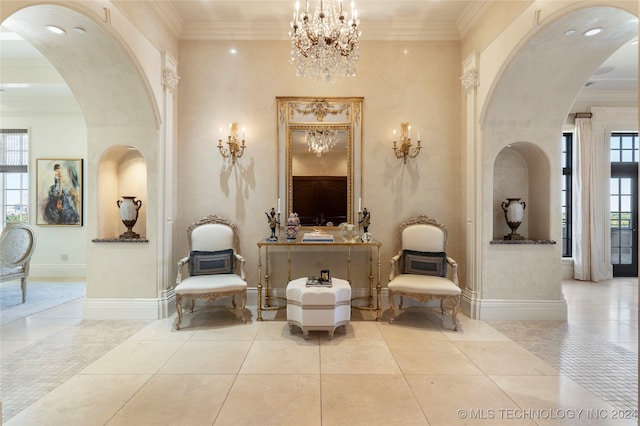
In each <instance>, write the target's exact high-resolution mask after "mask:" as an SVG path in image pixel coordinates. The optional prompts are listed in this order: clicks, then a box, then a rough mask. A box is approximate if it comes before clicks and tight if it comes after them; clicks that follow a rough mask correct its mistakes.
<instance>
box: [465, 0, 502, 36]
mask: <svg viewBox="0 0 640 426" xmlns="http://www.w3.org/2000/svg"><path fill="white" fill-rule="evenodd" d="M493 2H494V0H486V1H472V2H471V3H469V5H468V6H467V7H466V8H465V9H464V11H463V12H462V14H461V15H460V17H459V18H458V20H457V21H456V23H457V25H458V33H459V35H460V39H462V38H464V37H466V35H467V34H469V31H471V30H472V29H473V27H474V26H475V25H476V23H477V22H478V21H479V20H480V18H482V17H483V16H484V14H485V13H486V12H487V10H489V8H490V7H491V5H492V4H493Z"/></svg>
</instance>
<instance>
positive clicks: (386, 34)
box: [180, 21, 460, 41]
mask: <svg viewBox="0 0 640 426" xmlns="http://www.w3.org/2000/svg"><path fill="white" fill-rule="evenodd" d="M360 29H361V31H362V36H361V40H363V41H365V40H400V41H428V40H460V34H459V31H458V25H457V24H456V23H455V22H435V23H429V24H424V23H420V22H416V23H402V24H400V23H393V22H372V21H369V22H366V23H364V24H361V25H360ZM288 31H289V25H288V24H282V25H278V24H277V23H276V24H274V23H273V22H267V23H256V22H246V21H235V22H219V21H216V22H213V21H185V22H184V23H183V24H182V30H181V32H180V39H181V40H290V39H289V34H288Z"/></svg>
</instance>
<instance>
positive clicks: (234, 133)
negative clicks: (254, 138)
mask: <svg viewBox="0 0 640 426" xmlns="http://www.w3.org/2000/svg"><path fill="white" fill-rule="evenodd" d="M220 134H221V135H222V129H220ZM226 144H227V146H226V147H224V146H223V145H222V136H221V137H220V139H218V150H219V151H220V155H222V157H224V158H231V162H232V163H235V162H236V158H240V157H242V154H244V150H245V148H246V147H247V146H246V144H245V140H244V129H242V140H238V123H231V124H229V136H228V138H227V142H226Z"/></svg>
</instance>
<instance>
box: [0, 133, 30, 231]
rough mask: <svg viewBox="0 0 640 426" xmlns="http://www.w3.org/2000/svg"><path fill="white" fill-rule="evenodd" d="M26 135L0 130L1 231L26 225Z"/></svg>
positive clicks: (27, 136)
mask: <svg viewBox="0 0 640 426" xmlns="http://www.w3.org/2000/svg"><path fill="white" fill-rule="evenodd" d="M28 148H29V133H28V131H27V130H26V129H0V198H1V200H2V211H3V214H2V221H1V222H0V228H4V226H5V225H6V224H7V223H10V222H15V221H25V222H28V221H29V173H28V172H29V149H28Z"/></svg>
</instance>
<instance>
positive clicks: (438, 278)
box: [388, 215, 462, 330]
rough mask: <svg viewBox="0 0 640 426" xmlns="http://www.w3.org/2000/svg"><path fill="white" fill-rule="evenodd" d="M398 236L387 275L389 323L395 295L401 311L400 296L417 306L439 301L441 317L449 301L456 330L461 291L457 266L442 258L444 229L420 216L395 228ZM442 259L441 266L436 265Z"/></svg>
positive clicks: (394, 316) (391, 320)
mask: <svg viewBox="0 0 640 426" xmlns="http://www.w3.org/2000/svg"><path fill="white" fill-rule="evenodd" d="M398 237H399V240H400V241H399V246H400V250H399V251H398V253H397V254H396V255H395V256H393V258H392V259H391V270H390V274H389V285H388V290H389V307H390V310H391V319H390V320H389V322H391V323H393V322H394V321H395V319H396V313H395V309H394V297H395V296H399V297H400V306H399V309H402V303H403V298H404V297H409V298H411V299H414V300H416V301H418V302H420V303H426V302H429V301H431V300H439V301H440V310H441V311H442V313H443V314H444V313H445V309H444V301H445V300H450V301H451V302H452V313H451V320H452V323H453V329H454V330H458V328H459V324H458V319H457V313H458V309H459V307H460V295H461V293H462V292H461V290H460V287H459V284H458V264H457V263H456V261H455V260H454V259H452V258H451V257H449V256H447V255H446V249H447V228H446V227H445V226H444V225H441V224H438V223H437V222H436V221H435V220H434V219H432V218H430V217H428V216H425V215H421V216H418V217H416V218H413V219H411V220H409V221H407V222H405V223H403V224H401V225H400V226H398ZM405 257H408V258H409V260H407V259H405ZM443 259H444V265H442V264H439V262H442V260H443ZM405 260H407V261H406V262H405ZM443 268H444V269H443ZM407 271H409V272H410V273H407ZM396 272H397V275H396Z"/></svg>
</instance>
